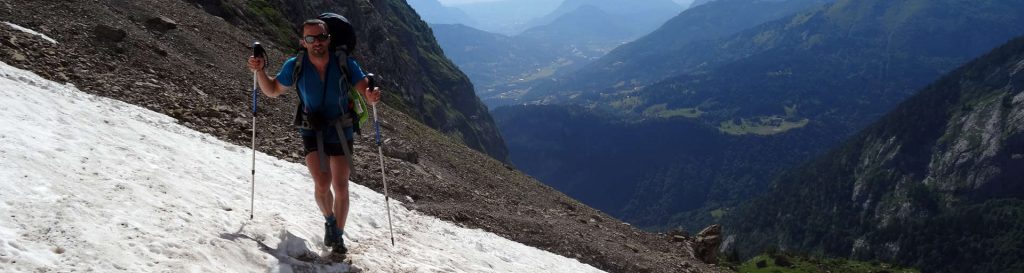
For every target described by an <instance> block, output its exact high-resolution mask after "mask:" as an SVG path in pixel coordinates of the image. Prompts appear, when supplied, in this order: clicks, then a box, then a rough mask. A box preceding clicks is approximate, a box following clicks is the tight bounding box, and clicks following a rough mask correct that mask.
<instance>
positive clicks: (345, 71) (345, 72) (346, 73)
mask: <svg viewBox="0 0 1024 273" xmlns="http://www.w3.org/2000/svg"><path fill="white" fill-rule="evenodd" d="M334 55H335V56H338V67H339V68H341V81H339V82H340V83H341V84H342V87H344V86H345V83H348V84H349V85H354V84H352V83H350V82H348V81H349V80H350V79H349V77H350V75H352V74H351V73H352V71H351V70H349V68H348V54H346V53H345V51H344V50H338V51H335V53H334ZM342 81H343V82H342ZM341 91H342V93H347V92H346V91H348V90H345V88H342V89H341Z"/></svg>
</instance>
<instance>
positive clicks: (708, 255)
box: [693, 225, 722, 264]
mask: <svg viewBox="0 0 1024 273" xmlns="http://www.w3.org/2000/svg"><path fill="white" fill-rule="evenodd" d="M721 246H722V226H721V225H711V226H709V227H706V228H704V229H703V230H701V231H700V233H697V237H696V240H695V241H694V245H693V250H694V255H696V256H697V259H700V260H701V261H704V262H705V263H708V264H717V263H718V249H719V248H720V247H721Z"/></svg>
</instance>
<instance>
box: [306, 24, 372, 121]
mask: <svg viewBox="0 0 1024 273" xmlns="http://www.w3.org/2000/svg"><path fill="white" fill-rule="evenodd" d="M317 19H320V20H323V21H324V22H325V23H327V29H328V31H329V32H330V35H331V43H330V44H329V45H328V46H327V48H328V51H330V52H331V54H333V55H334V56H337V57H338V63H339V68H340V71H341V73H342V74H341V81H340V83H339V84H340V85H341V86H340V88H339V90H343V91H342V96H343V98H344V99H345V100H346V101H347V103H346V105H345V106H343V107H344V108H343V109H342V119H343V122H344V124H345V125H346V126H345V127H349V126H351V127H352V130H353V131H354V132H355V133H356V134H359V135H362V127H363V126H364V125H365V124H366V121H367V120H368V119H369V111H367V110H368V107H367V103H366V99H365V98H363V96H362V95H361V94H360V93H359V92H358V91H357V90H355V86H354V85H352V83H349V82H348V81H349V78H350V77H349V75H350V74H349V73H350V70H349V68H348V56H349V55H350V54H351V53H352V51H353V50H354V49H355V46H356V33H355V29H354V28H353V27H352V24H351V23H349V21H348V19H346V18H345V17H344V16H341V15H338V14H335V13H323V14H320V16H317ZM305 54H306V51H305V48H300V49H299V53H297V54H296V55H295V69H294V70H293V73H292V82H293V83H296V84H298V82H299V78H301V76H302V67H303V62H304V57H305ZM344 90H348V92H344ZM295 92H296V94H298V93H299V89H298V88H295ZM325 92H326V91H325ZM298 97H299V105H298V107H296V110H295V111H296V112H295V119H294V121H293V123H294V125H295V126H296V127H298V128H300V129H307V130H314V131H317V130H318V129H319V127H320V126H322V125H323V124H322V123H323V122H327V121H326V120H319V119H320V117H317V116H316V115H308V114H307V113H306V111H305V102H304V101H302V95H301V94H299V96H298Z"/></svg>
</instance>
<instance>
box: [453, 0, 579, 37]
mask: <svg viewBox="0 0 1024 273" xmlns="http://www.w3.org/2000/svg"><path fill="white" fill-rule="evenodd" d="M560 4H561V2H560V1H553V0H498V1H482V2H476V3H468V4H460V5H453V7H456V8H458V9H460V10H463V11H465V12H466V13H467V14H469V16H470V17H471V18H472V19H473V20H474V21H475V22H476V23H475V24H471V25H469V26H471V27H473V28H476V29H480V30H484V31H487V32H493V33H499V34H503V35H508V36H514V35H517V34H519V33H520V32H522V31H523V30H525V29H527V28H528V27H529V25H527V24H528V23H530V22H532V21H533V20H534V19H537V18H540V17H541V16H544V15H547V14H548V13H551V12H552V11H554V10H555V8H557V7H558V6H559V5H560Z"/></svg>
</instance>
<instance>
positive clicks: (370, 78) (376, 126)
mask: <svg viewBox="0 0 1024 273" xmlns="http://www.w3.org/2000/svg"><path fill="white" fill-rule="evenodd" d="M373 77H374V75H373V73H370V74H366V78H367V80H368V82H369V86H370V90H374V89H376V88H377V83H376V82H375V80H374V78H373ZM371 105H373V107H372V108H373V128H374V129H375V130H376V131H377V134H376V142H377V157H378V158H380V179H381V180H382V181H383V182H384V206H385V207H387V210H388V232H390V233H391V246H395V231H394V229H392V228H391V201H390V197H388V179H387V177H386V176H385V175H384V148H383V147H384V146H383V144H384V142H383V141H382V140H381V137H380V119H379V118H377V104H371Z"/></svg>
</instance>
